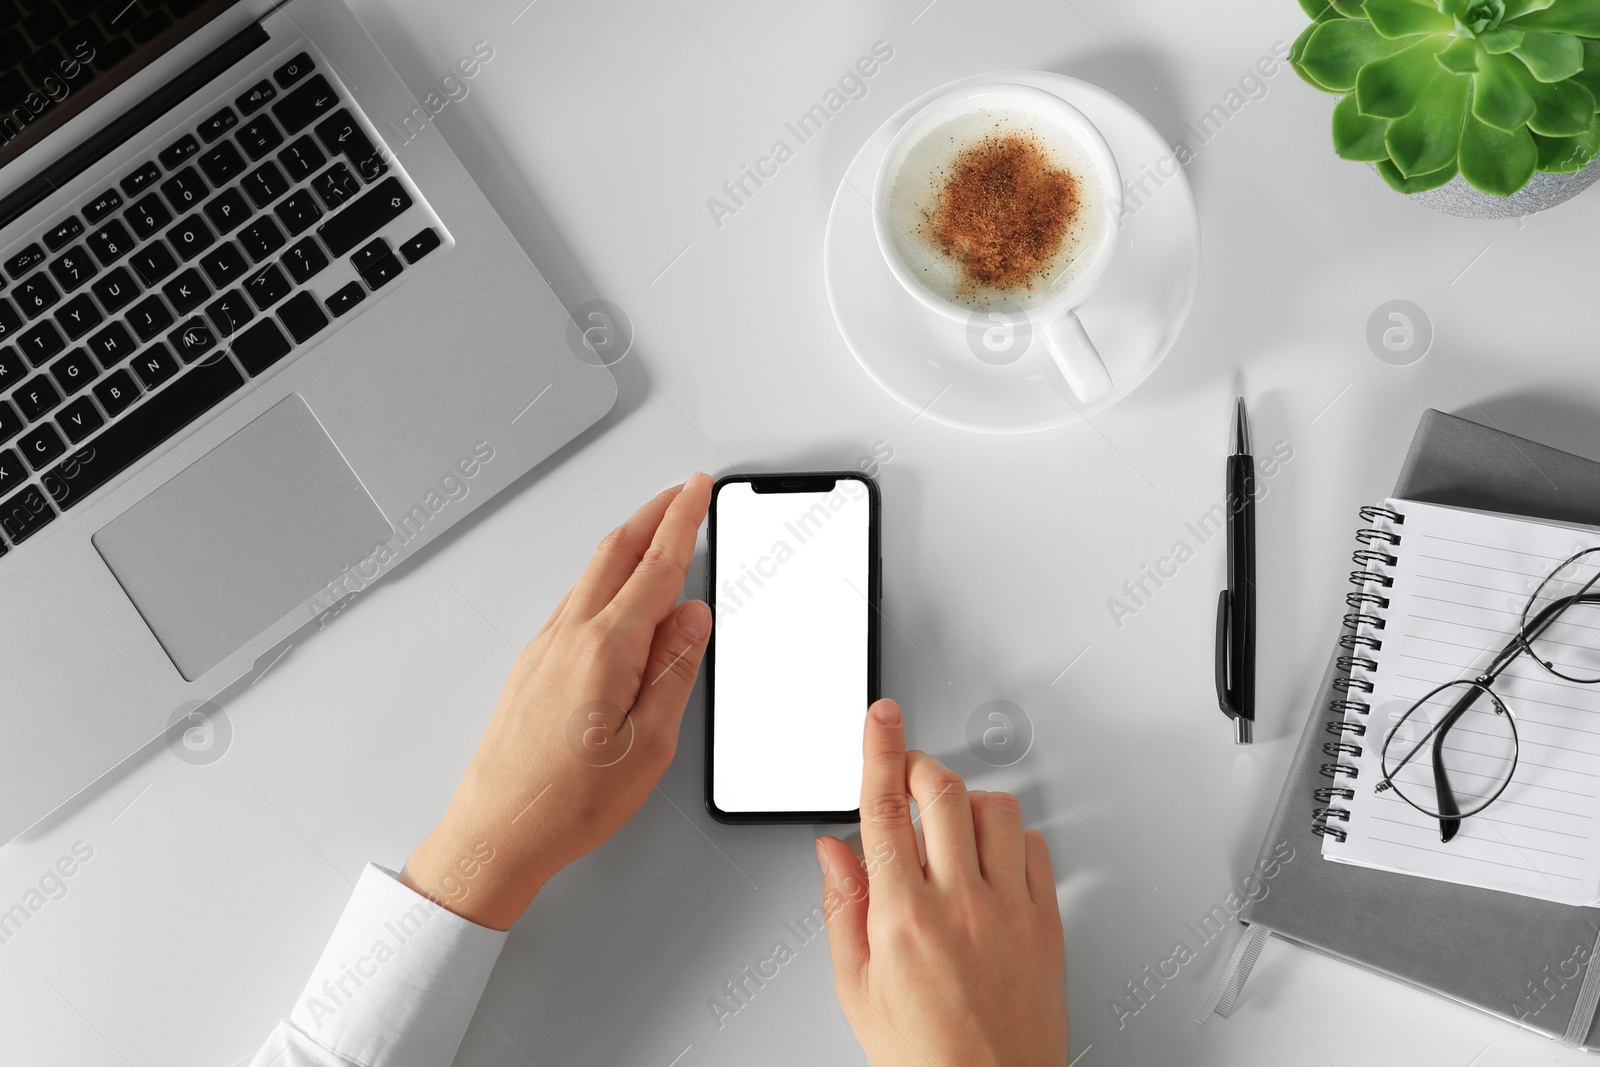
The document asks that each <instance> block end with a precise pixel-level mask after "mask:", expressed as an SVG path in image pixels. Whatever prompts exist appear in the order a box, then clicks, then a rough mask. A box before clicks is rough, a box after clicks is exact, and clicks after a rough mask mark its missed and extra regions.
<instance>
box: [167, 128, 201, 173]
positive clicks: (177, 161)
mask: <svg viewBox="0 0 1600 1067" xmlns="http://www.w3.org/2000/svg"><path fill="white" fill-rule="evenodd" d="M198 151H200V142H199V141H197V140H195V139H194V134H192V133H186V134H184V135H183V136H182V137H180V138H178V139H177V140H176V141H174V142H173V143H172V144H170V145H168V146H167V147H165V148H163V149H162V150H161V154H160V155H158V156H156V158H157V159H159V160H161V165H162V166H163V167H166V168H167V169H168V170H177V169H178V167H179V166H180V165H181V164H182V163H183V161H184V160H186V159H188V158H189V157H190V156H192V155H194V154H195V153H196V152H198Z"/></svg>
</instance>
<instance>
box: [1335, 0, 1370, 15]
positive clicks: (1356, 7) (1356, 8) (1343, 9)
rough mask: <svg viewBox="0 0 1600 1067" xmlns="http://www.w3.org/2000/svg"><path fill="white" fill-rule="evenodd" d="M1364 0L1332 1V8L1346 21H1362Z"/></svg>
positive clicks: (1364, 12)
mask: <svg viewBox="0 0 1600 1067" xmlns="http://www.w3.org/2000/svg"><path fill="white" fill-rule="evenodd" d="M1364 3H1365V0H1333V8H1334V10H1335V11H1337V12H1339V14H1341V15H1343V16H1344V17H1345V18H1347V19H1364V18H1366V17H1367V13H1366V11H1364V10H1363V9H1362V5H1363V4H1364Z"/></svg>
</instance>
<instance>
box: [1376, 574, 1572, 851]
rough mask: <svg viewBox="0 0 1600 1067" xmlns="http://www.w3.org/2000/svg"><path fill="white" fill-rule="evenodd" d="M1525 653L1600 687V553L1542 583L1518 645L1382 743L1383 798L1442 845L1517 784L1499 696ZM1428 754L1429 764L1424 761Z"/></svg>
mask: <svg viewBox="0 0 1600 1067" xmlns="http://www.w3.org/2000/svg"><path fill="white" fill-rule="evenodd" d="M1523 653H1527V654H1528V656H1529V657H1531V658H1532V659H1533V661H1534V662H1535V663H1537V664H1538V665H1539V666H1540V667H1541V668H1543V669H1544V670H1545V671H1546V672H1548V673H1550V674H1552V675H1554V676H1555V677H1557V678H1560V679H1562V680H1564V681H1568V682H1575V683H1578V684H1580V685H1595V684H1597V683H1600V547H1596V548H1586V549H1584V550H1583V551H1581V552H1578V553H1576V554H1575V555H1573V556H1571V557H1569V558H1568V559H1567V560H1566V561H1565V562H1563V563H1562V564H1561V565H1560V566H1559V567H1557V568H1555V570H1553V571H1551V572H1550V574H1549V575H1548V576H1546V577H1545V579H1544V580H1543V581H1542V582H1540V583H1539V587H1538V588H1537V589H1535V590H1534V592H1533V595H1532V596H1530V597H1529V598H1528V602H1527V604H1526V605H1524V607H1523V609H1522V614H1521V616H1520V618H1519V620H1518V627H1517V632H1516V636H1514V637H1513V638H1512V639H1511V641H1510V642H1509V643H1508V644H1507V645H1506V646H1505V647H1504V648H1502V649H1501V650H1500V652H1499V653H1498V654H1497V655H1496V656H1495V657H1494V659H1493V660H1491V661H1490V663H1489V666H1488V667H1487V668H1485V669H1484V671H1483V672H1482V673H1481V674H1479V675H1477V676H1476V677H1474V678H1470V679H1460V680H1457V681H1453V682H1446V683H1445V684H1444V685H1441V686H1439V687H1438V688H1436V689H1433V690H1432V691H1430V692H1428V693H1427V694H1425V695H1424V696H1423V697H1421V698H1420V699H1419V700H1417V701H1416V702H1415V703H1414V704H1412V705H1411V707H1410V708H1409V710H1407V711H1406V713H1405V714H1404V715H1402V716H1401V717H1400V718H1399V720H1397V721H1396V723H1395V725H1394V728H1393V729H1392V730H1390V731H1389V734H1388V736H1387V737H1386V738H1385V739H1384V742H1383V751H1382V756H1381V759H1382V763H1381V767H1382V771H1383V780H1382V781H1381V782H1379V783H1378V786H1377V791H1378V792H1380V793H1381V792H1384V791H1386V790H1389V789H1393V790H1394V792H1395V795H1397V796H1398V797H1400V799H1401V800H1404V801H1405V802H1406V803H1407V804H1409V805H1411V806H1412V807H1413V808H1416V809H1417V810H1418V811H1420V812H1422V813H1423V814H1424V815H1427V816H1429V817H1430V818H1434V819H1437V820H1439V839H1440V840H1441V841H1449V840H1450V839H1451V838H1453V837H1455V835H1456V833H1457V831H1459V830H1460V829H1461V820H1462V819H1465V818H1468V817H1469V816H1472V815H1476V814H1478V813H1479V812H1481V811H1483V810H1484V809H1485V808H1487V807H1488V806H1489V805H1490V804H1493V803H1494V802H1495V801H1496V800H1497V799H1499V797H1500V794H1501V793H1503V792H1505V790H1506V786H1508V785H1510V784H1511V777H1512V775H1513V774H1514V773H1515V771H1516V769H1517V760H1518V757H1519V755H1520V751H1521V744H1520V742H1519V740H1518V738H1517V720H1516V716H1515V715H1514V714H1512V711H1511V708H1510V706H1509V705H1508V704H1507V703H1506V702H1505V700H1503V699H1502V698H1501V696H1500V695H1499V694H1497V693H1496V692H1495V691H1494V688H1493V687H1494V683H1495V682H1496V681H1497V680H1498V679H1499V678H1500V676H1501V675H1502V674H1503V673H1504V672H1505V670H1506V669H1507V668H1508V667H1510V666H1511V664H1512V663H1513V662H1514V661H1515V660H1516V659H1517V657H1518V656H1520V655H1522V654H1523ZM1373 666H1374V667H1376V664H1373ZM1424 750H1426V751H1427V753H1428V755H1429V759H1427V760H1426V761H1424V760H1423V759H1421V758H1419V757H1420V756H1421V755H1422V753H1423V752H1424Z"/></svg>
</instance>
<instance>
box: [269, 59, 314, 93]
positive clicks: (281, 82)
mask: <svg viewBox="0 0 1600 1067" xmlns="http://www.w3.org/2000/svg"><path fill="white" fill-rule="evenodd" d="M311 67H312V63H311V57H310V56H309V55H307V54H306V53H304V52H301V53H300V54H299V55H297V56H295V57H294V58H293V59H291V60H289V62H287V63H285V64H284V65H283V66H281V67H279V68H278V69H277V70H275V71H273V72H272V79H273V80H274V81H276V82H277V83H278V87H279V88H280V89H287V88H289V86H291V85H293V84H294V83H295V82H297V81H299V80H300V79H301V78H303V77H305V76H306V74H307V73H308V72H309V71H310V70H311Z"/></svg>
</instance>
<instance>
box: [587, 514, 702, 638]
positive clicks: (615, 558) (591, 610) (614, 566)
mask: <svg viewBox="0 0 1600 1067" xmlns="http://www.w3.org/2000/svg"><path fill="white" fill-rule="evenodd" d="M682 491H683V486H682V485H675V486H673V487H672V488H670V489H663V490H662V491H661V492H659V493H657V494H656V495H655V496H654V497H652V498H651V499H650V501H649V502H648V503H646V504H645V505H644V506H643V507H641V508H640V509H639V510H638V511H635V512H634V513H633V514H632V515H631V516H629V518H628V521H626V522H624V523H623V524H622V525H621V526H618V527H617V528H616V529H615V530H612V531H611V532H610V533H608V534H606V536H605V538H604V540H602V541H601V542H600V545H599V547H598V548H596V549H595V550H594V556H593V557H591V558H590V560H589V565H588V566H587V567H585V568H584V569H583V576H582V577H581V578H579V579H578V585H577V587H576V588H575V589H574V590H573V592H574V594H575V596H574V600H573V607H574V608H575V609H576V610H577V612H578V613H579V616H578V617H579V618H583V619H592V618H594V616H595V615H597V614H599V612H600V611H601V609H603V608H604V607H605V606H606V605H607V604H609V603H611V601H612V599H613V598H614V597H615V596H616V595H617V590H619V589H621V588H622V586H623V583H624V582H626V581H627V580H628V576H629V575H631V574H632V573H633V571H634V568H635V567H637V566H638V565H639V560H640V559H642V558H643V557H644V554H645V551H646V550H647V549H648V548H649V547H650V539H651V538H653V537H654V536H655V535H656V529H657V527H659V526H660V525H661V518H662V516H664V515H665V514H666V513H667V508H668V507H669V506H670V505H671V504H672V502H673V501H674V500H675V499H677V497H678V495H679V493H681V492H682Z"/></svg>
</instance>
